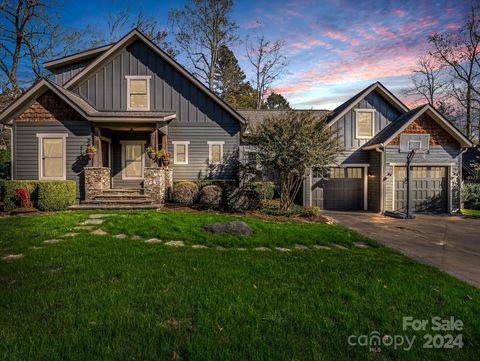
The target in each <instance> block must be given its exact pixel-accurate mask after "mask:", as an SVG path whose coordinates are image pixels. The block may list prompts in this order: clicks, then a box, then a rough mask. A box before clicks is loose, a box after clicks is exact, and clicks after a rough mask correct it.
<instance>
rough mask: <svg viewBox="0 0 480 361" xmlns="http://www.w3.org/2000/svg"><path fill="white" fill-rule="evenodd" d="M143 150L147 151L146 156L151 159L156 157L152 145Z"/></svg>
mask: <svg viewBox="0 0 480 361" xmlns="http://www.w3.org/2000/svg"><path fill="white" fill-rule="evenodd" d="M145 151H146V152H147V154H148V157H149V158H150V159H151V160H155V159H156V158H157V153H156V152H155V149H153V147H152V146H149V147H147V149H145Z"/></svg>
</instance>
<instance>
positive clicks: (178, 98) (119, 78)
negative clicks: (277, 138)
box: [73, 41, 240, 180]
mask: <svg viewBox="0 0 480 361" xmlns="http://www.w3.org/2000/svg"><path fill="white" fill-rule="evenodd" d="M127 75H148V76H150V77H151V78H150V110H152V111H173V112H175V113H176V119H174V120H172V121H171V122H170V123H169V125H168V147H169V149H168V150H169V152H170V153H172V155H173V144H172V142H173V141H189V142H190V145H189V148H188V152H189V157H188V158H189V164H185V165H181V164H177V165H175V164H172V165H171V168H172V169H173V175H174V179H175V180H180V179H197V178H203V177H209V176H210V177H213V178H231V177H233V172H234V168H233V164H234V162H224V163H225V164H224V165H223V166H222V167H216V168H217V169H214V170H213V171H212V169H211V168H210V167H209V165H208V150H209V148H208V143H207V142H208V141H224V142H225V144H224V159H227V158H228V159H231V158H232V157H238V147H239V134H240V124H239V123H238V121H237V120H236V119H234V118H233V117H232V116H231V115H230V114H229V113H228V112H226V111H225V110H224V109H223V108H221V107H220V106H219V105H218V104H217V103H216V102H215V101H214V100H213V99H211V98H210V97H208V96H207V95H206V94H205V93H204V92H203V91H202V90H200V89H199V88H198V87H197V86H196V85H195V84H193V83H191V82H190V81H189V80H188V79H187V78H185V77H184V76H183V75H182V74H181V73H180V72H178V71H177V70H176V69H174V68H173V67H172V66H171V65H170V64H168V63H167V62H166V61H165V60H163V59H162V58H161V57H160V56H158V54H156V53H155V52H153V51H152V50H151V49H150V48H149V47H148V46H147V45H145V44H144V43H143V42H141V41H136V42H134V43H132V44H131V45H129V46H128V47H126V48H125V49H123V50H122V51H121V52H120V53H119V54H117V55H116V56H114V57H113V59H112V60H111V61H109V62H108V63H106V64H105V65H103V66H102V67H101V68H99V69H98V70H97V71H96V72H95V73H94V74H92V75H91V76H90V77H89V78H88V79H86V80H84V81H83V82H81V83H80V84H79V85H78V86H77V87H76V88H75V89H73V91H74V92H76V93H78V94H79V95H80V96H81V97H82V98H84V99H85V100H86V101H88V102H89V103H90V104H91V105H92V106H94V107H95V108H96V109H98V110H100V111H102V110H104V111H119V110H127V80H126V78H125V77H126V76H127ZM219 168H221V169H219Z"/></svg>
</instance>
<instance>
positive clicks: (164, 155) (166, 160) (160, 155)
mask: <svg viewBox="0 0 480 361" xmlns="http://www.w3.org/2000/svg"><path fill="white" fill-rule="evenodd" d="M157 159H158V160H159V161H160V162H161V164H162V167H163V168H168V166H169V164H170V154H169V153H168V152H167V151H166V150H165V149H160V150H159V151H158V152H157Z"/></svg>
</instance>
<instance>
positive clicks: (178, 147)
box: [172, 142, 190, 164]
mask: <svg viewBox="0 0 480 361" xmlns="http://www.w3.org/2000/svg"><path fill="white" fill-rule="evenodd" d="M172 144H173V163H174V164H188V145H189V144H190V142H172Z"/></svg>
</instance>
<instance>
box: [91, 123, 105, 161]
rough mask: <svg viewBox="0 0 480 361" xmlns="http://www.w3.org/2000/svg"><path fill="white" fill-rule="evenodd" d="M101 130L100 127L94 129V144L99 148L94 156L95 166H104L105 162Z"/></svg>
mask: <svg viewBox="0 0 480 361" xmlns="http://www.w3.org/2000/svg"><path fill="white" fill-rule="evenodd" d="M101 136H102V134H101V132H100V128H94V129H93V146H94V147H95V148H97V154H96V155H95V157H94V158H93V166H94V167H102V166H103V162H102V159H103V157H102V139H101Z"/></svg>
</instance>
